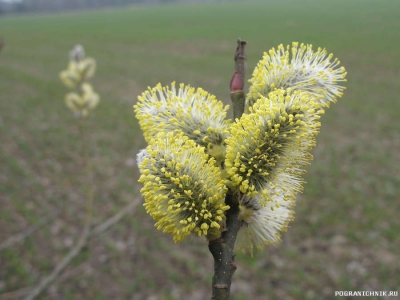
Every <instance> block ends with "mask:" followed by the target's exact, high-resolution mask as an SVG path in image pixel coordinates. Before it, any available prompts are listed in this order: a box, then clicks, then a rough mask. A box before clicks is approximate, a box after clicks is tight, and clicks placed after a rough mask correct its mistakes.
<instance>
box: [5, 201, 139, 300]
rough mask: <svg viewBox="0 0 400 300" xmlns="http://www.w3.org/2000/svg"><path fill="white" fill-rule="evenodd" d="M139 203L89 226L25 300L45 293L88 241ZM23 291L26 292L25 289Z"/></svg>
mask: <svg viewBox="0 0 400 300" xmlns="http://www.w3.org/2000/svg"><path fill="white" fill-rule="evenodd" d="M139 203H140V198H135V199H134V200H133V201H131V202H130V203H129V204H128V205H127V206H125V207H124V208H122V209H121V210H120V211H119V212H118V213H116V214H115V215H114V216H112V217H111V218H109V219H107V220H106V221H104V222H103V223H101V224H99V225H97V226H95V227H94V228H93V229H92V230H90V228H89V227H88V226H87V227H85V230H84V232H83V234H82V235H81V237H80V239H79V241H78V243H77V244H76V245H75V247H73V248H72V249H71V250H70V251H69V252H68V253H67V254H66V255H65V256H64V257H63V258H62V259H61V261H60V262H59V263H58V264H57V265H56V266H55V267H54V269H53V271H52V272H51V273H50V275H48V276H47V277H45V278H43V279H42V280H41V282H40V283H39V284H38V285H37V286H36V287H35V288H33V289H31V290H28V291H27V292H29V294H28V295H27V296H26V297H25V298H24V300H33V299H35V298H36V297H37V296H39V295H40V294H41V293H43V292H44V291H45V290H46V289H47V288H48V287H49V286H50V285H51V284H52V283H53V282H54V281H55V280H56V279H57V278H58V277H59V276H60V274H61V273H62V271H63V270H64V269H65V268H66V267H67V266H68V265H69V264H70V263H71V261H72V260H73V259H74V258H75V257H76V256H77V255H78V254H79V253H80V252H81V251H82V249H83V248H84V247H85V246H86V245H87V243H88V241H89V240H90V239H91V238H92V237H94V236H96V235H98V234H100V233H102V232H104V231H106V230H108V229H109V228H110V227H111V226H113V225H114V224H116V223H117V222H119V221H120V220H121V219H122V218H123V217H124V216H126V215H127V214H128V213H130V212H131V211H132V210H133V209H134V208H135V207H136V206H137V205H138V204H139ZM23 290H24V291H25V288H24V289H23ZM0 299H1V300H4V299H3V296H2V295H0ZM6 299H11V298H6Z"/></svg>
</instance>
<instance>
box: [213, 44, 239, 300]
mask: <svg viewBox="0 0 400 300" xmlns="http://www.w3.org/2000/svg"><path fill="white" fill-rule="evenodd" d="M245 46H246V42H245V41H242V40H240V39H239V40H238V46H237V48H236V52H235V56H234V59H235V74H234V75H233V78H232V80H231V84H230V88H231V100H232V104H233V118H234V120H235V119H236V118H240V117H241V115H242V114H243V112H244V103H245V94H244V91H243V88H244V80H245V75H246V52H245ZM240 197H241V194H240V193H234V194H233V193H228V194H227V196H226V198H225V203H226V204H227V205H229V207H230V208H229V210H228V211H227V213H226V230H225V231H224V232H223V233H222V236H221V238H220V239H218V240H215V241H211V242H210V243H209V245H208V248H209V250H210V252H211V254H212V256H213V258H214V276H213V279H212V297H211V299H212V300H227V299H229V297H230V288H231V283H232V276H233V273H234V272H235V270H236V264H235V255H234V253H233V251H234V247H235V241H236V236H237V233H238V232H239V229H240V222H239V220H238V215H239V200H240Z"/></svg>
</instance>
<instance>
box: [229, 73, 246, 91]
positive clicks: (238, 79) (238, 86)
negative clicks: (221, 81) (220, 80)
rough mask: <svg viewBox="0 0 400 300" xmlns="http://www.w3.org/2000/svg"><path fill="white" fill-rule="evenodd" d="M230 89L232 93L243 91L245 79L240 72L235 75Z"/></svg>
mask: <svg viewBox="0 0 400 300" xmlns="http://www.w3.org/2000/svg"><path fill="white" fill-rule="evenodd" d="M229 88H230V89H231V92H234V91H241V90H243V79H242V76H240V74H239V73H238V72H235V73H234V74H233V76H232V79H231V83H230V84H229Z"/></svg>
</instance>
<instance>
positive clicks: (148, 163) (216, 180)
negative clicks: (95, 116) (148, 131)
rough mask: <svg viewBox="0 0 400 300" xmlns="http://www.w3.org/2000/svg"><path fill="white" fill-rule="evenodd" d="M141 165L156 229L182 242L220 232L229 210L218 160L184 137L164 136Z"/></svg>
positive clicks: (152, 145)
mask: <svg viewBox="0 0 400 300" xmlns="http://www.w3.org/2000/svg"><path fill="white" fill-rule="evenodd" d="M147 152H148V154H149V155H150V156H151V157H146V158H145V159H144V160H143V162H142V164H141V165H140V171H141V173H142V175H141V177H140V179H139V182H141V183H143V184H144V187H143V188H142V190H141V192H142V195H143V197H144V198H145V204H144V206H145V208H146V210H147V212H148V213H149V214H150V215H151V216H152V217H153V218H154V219H155V220H156V221H157V223H156V224H155V226H157V228H158V229H162V230H163V231H164V232H167V233H171V234H172V235H173V237H174V240H175V241H181V240H182V239H183V238H184V237H186V236H187V235H189V234H190V233H191V232H193V233H196V234H197V235H199V236H201V235H208V233H209V230H211V229H218V228H219V226H220V223H221V221H222V220H223V219H224V217H225V215H224V211H225V210H227V209H228V208H229V206H226V205H225V203H224V199H225V194H226V191H227V189H226V187H225V185H224V183H223V180H222V179H221V173H220V170H219V168H217V167H216V166H215V160H214V159H210V158H209V156H208V155H207V154H206V153H205V151H204V148H203V147H201V146H198V145H196V144H195V143H194V142H193V141H192V140H189V139H188V138H187V137H186V136H184V135H183V134H179V135H174V134H173V133H172V132H170V133H168V134H166V135H165V134H164V133H160V134H159V135H158V136H157V137H156V139H154V140H152V141H151V143H150V145H149V147H148V148H147Z"/></svg>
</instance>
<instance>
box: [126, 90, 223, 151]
mask: <svg viewBox="0 0 400 300" xmlns="http://www.w3.org/2000/svg"><path fill="white" fill-rule="evenodd" d="M138 99H139V101H138V103H137V104H136V105H135V106H134V108H135V113H136V117H137V119H138V120H139V124H140V126H141V128H142V130H143V133H144V137H145V139H146V141H147V142H149V141H150V140H151V139H152V138H154V137H155V136H156V135H157V133H159V132H170V131H180V132H183V133H184V134H185V135H186V136H187V137H189V138H190V139H192V140H193V141H195V142H196V143H197V144H199V145H202V146H203V147H205V148H206V149H212V148H213V147H216V149H219V147H218V146H220V145H222V144H223V143H224V140H225V138H226V136H227V127H228V125H229V124H230V121H229V120H225V117H226V112H227V110H228V106H225V107H224V106H223V104H222V102H221V101H218V100H217V99H216V98H215V96H213V95H210V94H209V93H207V92H206V91H204V90H202V89H200V88H199V89H197V90H195V89H194V88H192V87H190V86H185V85H183V84H181V85H180V87H179V89H176V88H175V83H172V85H171V87H162V86H161V85H160V84H158V85H157V86H156V87H154V88H149V90H147V91H146V92H144V93H143V94H142V95H141V96H139V97H138ZM210 152H211V151H210ZM210 154H211V155H213V153H210ZM216 155H223V154H220V153H217V154H216ZM213 156H214V155H213Z"/></svg>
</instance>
